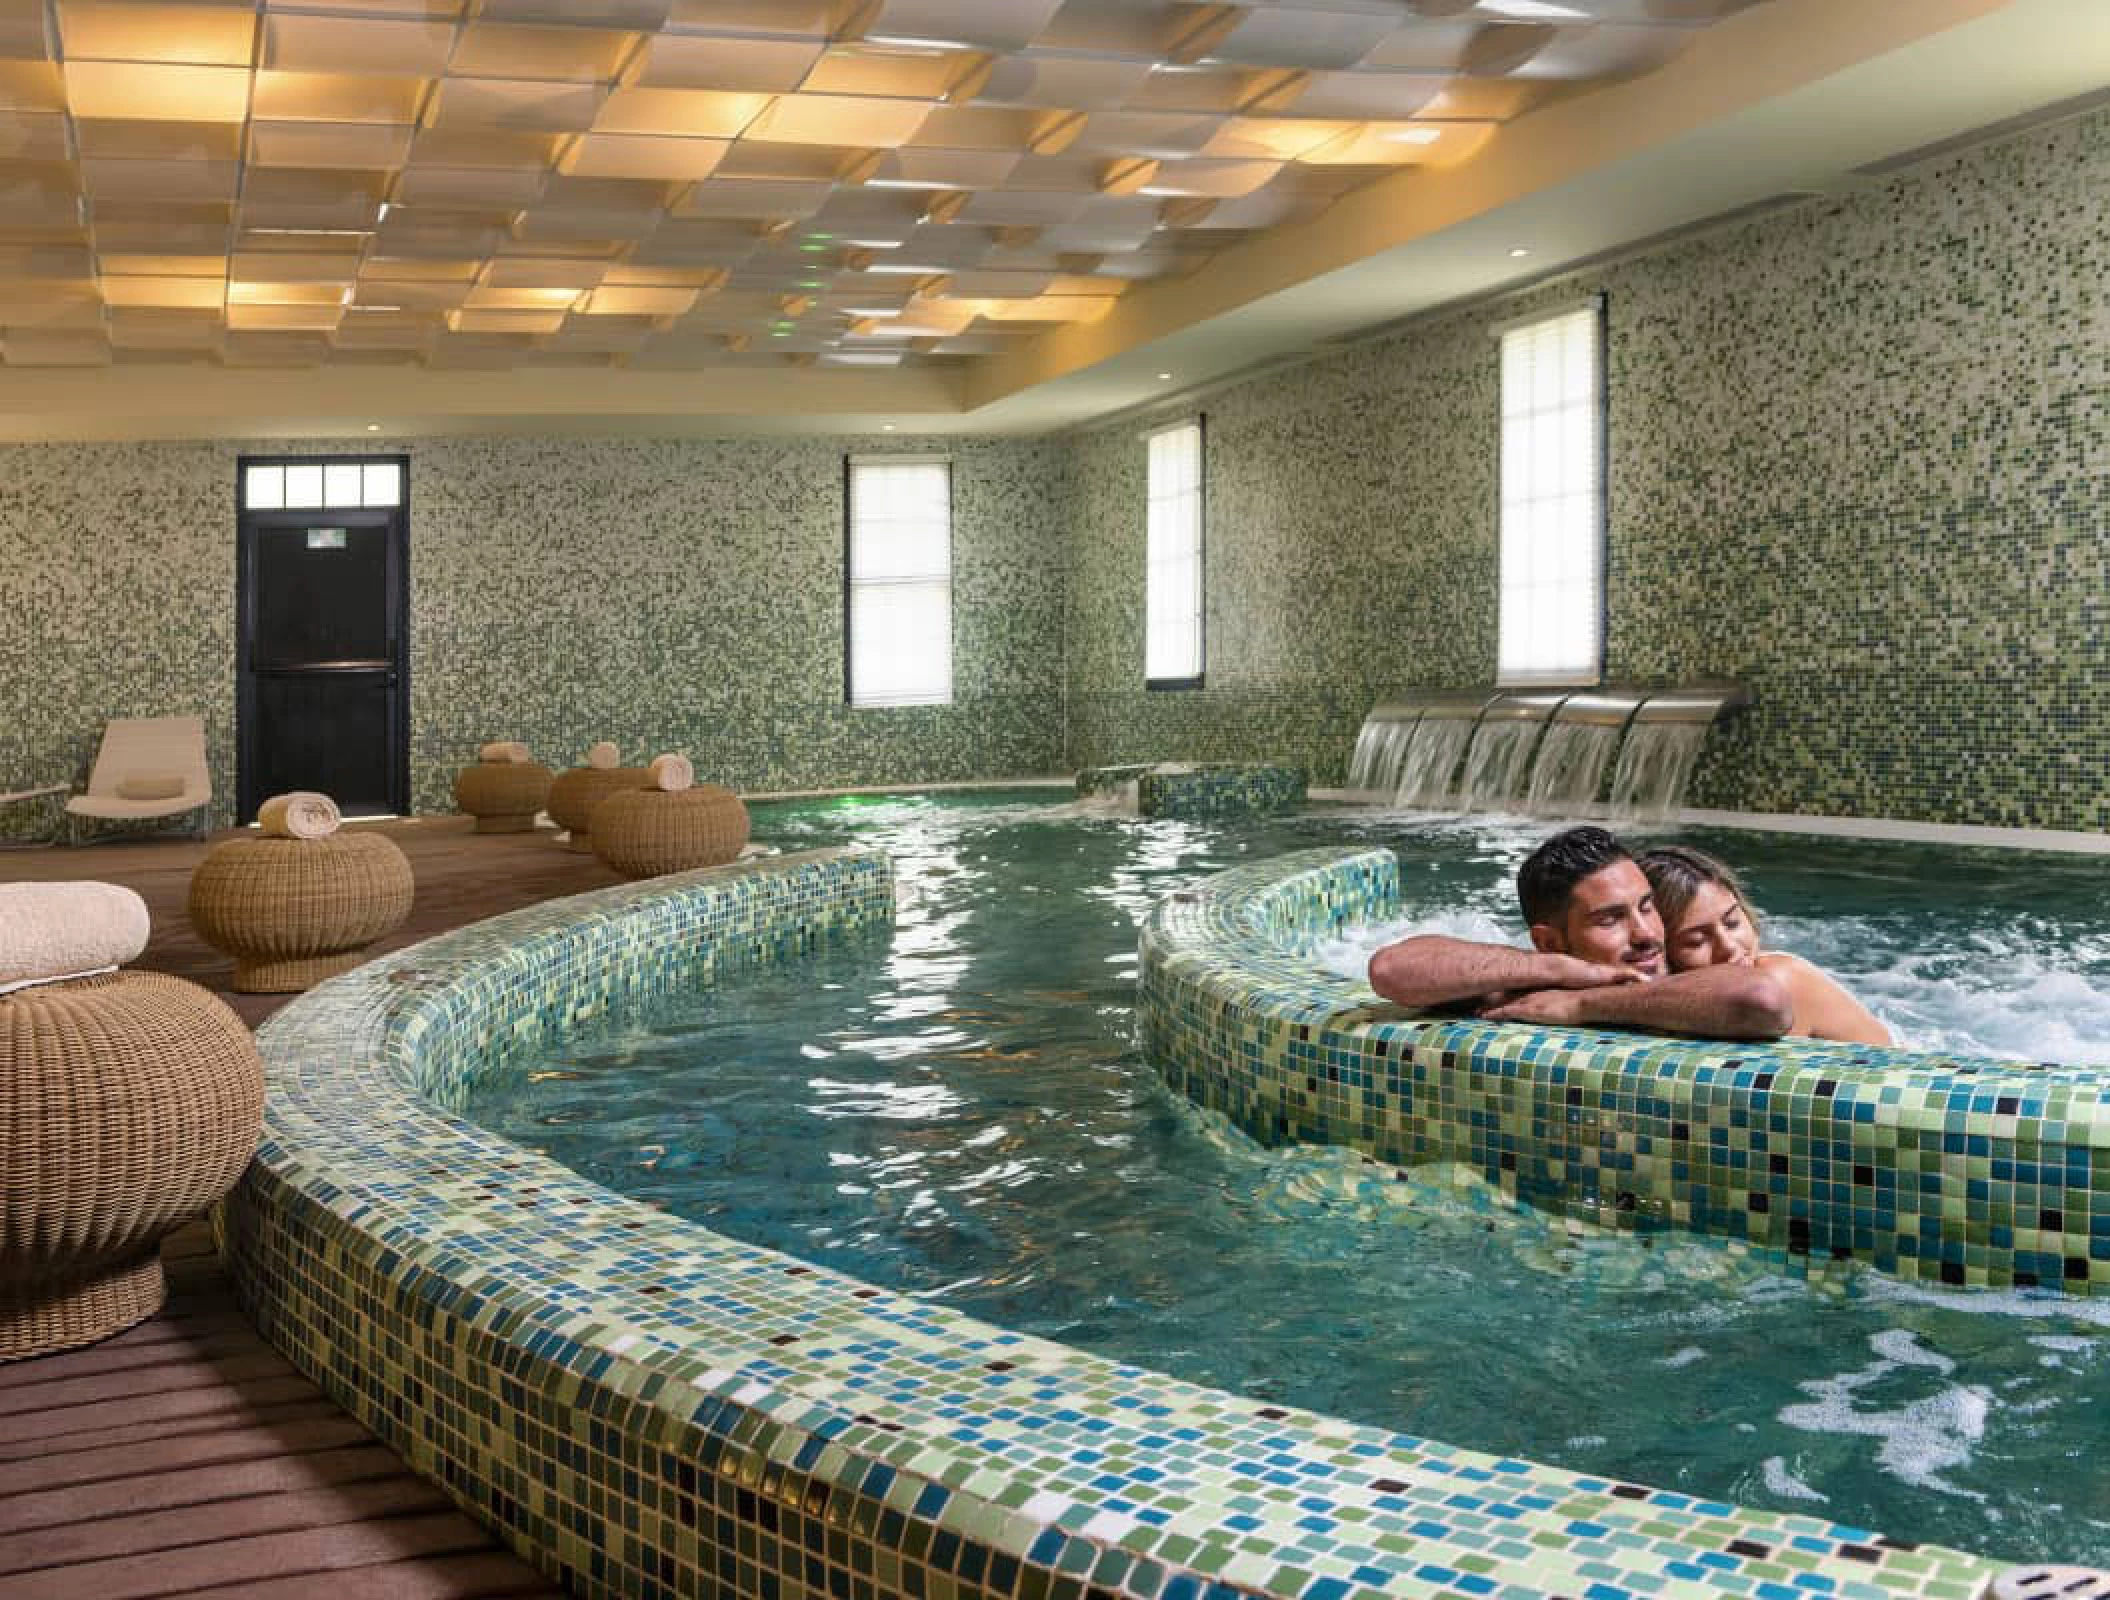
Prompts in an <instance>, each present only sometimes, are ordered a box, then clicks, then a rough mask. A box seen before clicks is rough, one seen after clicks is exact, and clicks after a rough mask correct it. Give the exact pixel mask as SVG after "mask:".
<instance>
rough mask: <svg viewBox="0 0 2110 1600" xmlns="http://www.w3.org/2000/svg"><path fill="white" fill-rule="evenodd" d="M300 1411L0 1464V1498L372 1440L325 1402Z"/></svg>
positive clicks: (185, 1472)
mask: <svg viewBox="0 0 2110 1600" xmlns="http://www.w3.org/2000/svg"><path fill="white" fill-rule="evenodd" d="M300 1410H301V1413H302V1414H301V1415H300V1416H299V1417H297V1418H289V1419H287V1420H285V1421H281V1422H275V1423H264V1424H261V1425H253V1426H245V1427H230V1428H215V1429H211V1430H208V1431H206V1432H203V1433H179V1434H173V1435H169V1436H166V1437H163V1438H159V1439H142V1440H137V1441H133V1440H126V1441H124V1442H122V1443H113V1444H106V1445H102V1446H100V1447H99V1448H97V1449H94V1450H69V1451H66V1452H64V1453H63V1454H57V1455H47V1456H41V1457H39V1458H37V1459H35V1460H32V1461H10V1462H6V1463H0V1495H4V1496H13V1495H23V1494H34V1493H36V1492H37V1491H38V1490H40V1489H61V1488H66V1487H68V1486H70V1485H74V1484H86V1483H103V1482H107V1481H109V1480H111V1479H116V1478H138V1477H141V1476H144V1475H146V1474H150V1473H166V1474H171V1475H175V1476H187V1475H188V1474H190V1473H192V1472H195V1471H197V1470H198V1469H199V1468H200V1467H210V1466H217V1465H220V1464H222V1463H225V1462H231V1461H262V1460H268V1459H273V1458H285V1459H289V1460H297V1459H299V1458H300V1457H301V1456H304V1455H312V1454H314V1453H315V1452H317V1451H322V1450H341V1449H345V1448H347V1447H348V1446H351V1445H363V1444H366V1443H368V1442H370V1441H371V1440H372V1438H373V1435H372V1434H370V1433H368V1432H367V1431H366V1429H365V1428H364V1427H362V1426H361V1425H360V1424H359V1423H358V1422H356V1421H354V1420H353V1419H352V1418H350V1417H348V1416H346V1415H345V1414H344V1413H343V1412H341V1411H339V1410H338V1409H337V1408H336V1407H335V1406H333V1405H331V1404H330V1403H329V1402H328V1401H327V1400H319V1399H318V1400H316V1401H315V1402H313V1403H312V1404H310V1405H307V1406H304V1407H301V1408H300Z"/></svg>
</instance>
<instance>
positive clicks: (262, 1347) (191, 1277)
mask: <svg viewBox="0 0 2110 1600" xmlns="http://www.w3.org/2000/svg"><path fill="white" fill-rule="evenodd" d="M381 826H383V827H384V828H386V830H387V831H388V832H390V833H391V834H392V835H393V836H394V837H395V838H396V839H397V840H398V842H399V843H401V844H402V845H403V848H404V850H405V852H406V854H408V855H409V856H410V858H411V865H412V869H413V871H414V873H415V874H416V878H417V905H416V908H415V910H414V911H413V912H412V916H411V920H410V922H409V923H408V924H407V925H406V926H405V927H404V928H403V929H402V930H401V931H400V932H399V933H398V934H397V935H395V936H394V937H392V938H391V939H389V940H387V941H386V942H385V943H384V944H383V945H382V946H380V947H378V948H380V949H387V948H394V947H397V946H400V945H403V944H407V943H410V942H411V941H412V940H414V939H421V938H424V937H426V936H428V935H430V934H433V933H438V932H442V931H444V930H446V929H448V928H452V927H457V926H459V925H460V924H462V923H464V922H469V921H473V920H475V919H477V918H479V917H485V916H490V915H493V914H495V913H497V912H499V911H505V910H510V909H512V908H513V907H515V906H519V905H525V904H529V903H531V902H534V901H537V900H542V899H547V898H549V897H551V896H553V895H558V894H569V893H573V892H576V891H578V890H581V889H590V888H599V887H601V886H603V885H605V884H608V883H613V882H615V881H617V880H616V878H615V875H614V874H613V873H611V872H609V871H608V869H607V868H605V867H603V866H601V865H600V863H599V862H598V861H596V860H595V859H594V858H593V857H592V856H581V855H571V854H567V853H566V852H565V851H563V850H561V849H559V848H558V847H557V845H556V844H555V842H554V840H553V838H552V836H551V835H550V834H548V833H547V832H544V833H540V834H514V835H504V834H500V835H492V836H485V837H479V836H476V835H472V834H470V833H469V832H468V831H467V820H466V819H452V818H449V819H438V820H432V821H423V822H417V823H407V822H406V823H390V824H383V825H381ZM204 849H205V846H203V845H198V844H191V843H187V842H184V841H177V840H167V841H153V842H145V843H138V844H113V845H97V846H91V847H88V848H85V849H79V850H37V851H11V852H7V853H5V854H0V882H10V881H14V882H19V881H25V880H35V881H50V880H53V879H64V878H99V879H103V880H105V881H108V882H116V883H126V884H129V885H131V886H132V887H133V888H136V889H138V890H139V891H140V892H141V894H143V895H144V896H145V897H146V900H147V906H148V910H149V912H150V913H151V915H152V917H153V921H154V936H153V940H152V942H151V943H150V944H149V945H148V947H147V951H146V954H145V955H144V956H143V957H141V959H140V960H139V961H138V962H137V963H136V965H138V966H141V967H147V968H151V969H154V970H157V971H164V972H174V973H176V974H178V975H179V976H182V977H186V978H190V979H192V980H193V981H194V982H198V983H202V984H204V985H206V986H207V987H208V988H212V989H215V990H216V991H218V992H219V993H220V995H221V997H222V998H223V999H225V1000H227V1001H228V1003H229V1004H231V1005H233V1006H234V1007H235V1009H236V1010H237V1011H239V1012H241V1014H242V1015H243V1016H244V1018H246V1019H247V1020H248V1021H249V1022H250V1023H251V1024H252V1025H254V1024H255V1023H256V1022H258V1021H260V1020H261V1019H262V1018H263V1017H265V1016H267V1015H269V1014H270V1012H272V1011H274V1010H276V1009H277V1008H278V1006H279V1005H281V1004H283V1003H284V1001H285V999H287V998H290V997H286V996H276V995H272V996H265V995H248V996H243V995H234V994H231V993H228V992H227V990H226V988H225V985H226V982H227V979H228V976H229V973H230V971H231V968H230V964H229V963H228V962H227V961H226V958H224V957H222V956H221V955H219V954H218V952H216V951H214V950H212V949H211V948H210V947H208V946H206V945H204V944H203V943H202V942H201V941H199V939H198V938H197V936H196V934H195V933H194V932H193V931H192V929H191V927H190V922H189V919H188V918H187V917H186V916H185V915H184V911H183V900H184V895H185V893H186V891H187V888H188V885H189V881H190V872H191V868H192V867H194V866H195V865H196V864H197V861H198V859H199V857H200V856H202V855H203V853H204ZM163 1256H164V1259H165V1260H166V1261H167V1262H168V1267H169V1290H170V1293H169V1303H168V1305H167V1306H166V1308H164V1309H163V1311H162V1312H161V1313H160V1314H159V1315H158V1316H156V1317H153V1318H152V1319H150V1320H149V1321H147V1322H144V1323H142V1324H140V1326H138V1327H136V1328H133V1329H132V1330H130V1331H129V1332H127V1333H123V1334H119V1335H118V1336H117V1337H115V1338H112V1339H108V1340H105V1341H104V1342H103V1343H101V1344H98V1345H93V1346H90V1347H89V1348H87V1349H85V1350H75V1351H67V1352H62V1353H60V1354H57V1355H51V1356H43V1357H40V1358H38V1359H36V1360H32V1361H21V1362H14V1363H10V1364H4V1365H0V1600H162V1597H167V1596H175V1595H185V1596H211V1597H215V1600H232V1597H234V1596H243V1597H247V1600H497V1597H500V1596H536V1597H545V1600H556V1597H559V1596H561V1594H562V1591H561V1590H560V1589H557V1588H554V1587H552V1586H551V1584H550V1582H549V1580H547V1579H546V1578H543V1577H541V1576H540V1575H539V1574H537V1573H536V1572H535V1571H534V1570H533V1569H532V1568H530V1567H528V1566H527V1565H526V1564H525V1563H524V1562H522V1561H520V1560H519V1559H518V1558H517V1557H515V1556H513V1555H512V1554H511V1553H509V1552H508V1551H506V1550H504V1549H502V1548H501V1547H500V1546H499V1545H498V1544H497V1543H496V1541H494V1540H493V1539H492V1537H491V1536H490V1535H489V1534H487V1533H486V1532H485V1531H484V1530H483V1529H482V1528H481V1527H479V1526H478V1525H477V1524H476V1523H474V1522H472V1521H470V1520H469V1519H468V1518H467V1517H466V1516H464V1515H462V1514H461V1513H460V1512H458V1511H456V1510H454V1509H453V1508H452V1506H451V1504H450V1502H449V1501H448V1500H447V1498H446V1496H444V1495H443V1494H442V1493H441V1492H440V1491H439V1490H438V1489H436V1488H433V1487H432V1486H431V1485H429V1484H427V1483H425V1482H424V1480H422V1479H420V1478H418V1477H415V1476H414V1475H413V1474H411V1473H410V1471H409V1470H408V1469H407V1468H406V1467H405V1466H404V1465H403V1463H402V1462H401V1461H400V1460H398V1459H397V1458H396V1456H395V1455H394V1454H393V1453H392V1452H391V1451H389V1450H388V1449H387V1448H386V1447H385V1446H383V1445H382V1444H380V1443H379V1442H377V1441H376V1440H375V1439H374V1437H373V1435H372V1434H370V1433H368V1432H367V1430H366V1429H365V1428H364V1427H362V1426H361V1425H360V1424H359V1423H357V1422H354V1421H353V1420H352V1419H351V1418H350V1417H348V1416H346V1415H345V1414H344V1413H343V1412H342V1411H340V1410H339V1409H338V1408H337V1407H336V1406H335V1405H334V1404H333V1403H332V1402H331V1401H330V1400H328V1399H327V1398H326V1397H325V1396H324V1395H323V1394H322V1392H321V1391H320V1390H319V1389H317V1388H316V1387H315V1386H314V1385H313V1384H312V1383H310V1382H308V1380H307V1379H306V1378H304V1377H302V1376H301V1375H300V1374H299V1373H297V1372H295V1371H294V1370H293V1368H292V1367H291V1366H289V1365H288V1364H287V1363H286V1362H285V1361H284V1360H283V1359H282V1358H281V1357H280V1356H279V1355H278V1354H277V1353H276V1352H275V1351H273V1350H272V1349H271V1348H270V1347H269V1346H268V1345H266V1344H265V1343H264V1341H263V1340H262V1338H261V1337H259V1335H258V1334H257V1333H256V1331H255V1330H254V1329H253V1328H251V1327H250V1325H249V1323H248V1322H247V1321H246V1320H245V1319H244V1318H243V1317H242V1315H241V1313H240V1312H239V1311H238V1310H237V1309H236V1307H235V1304H234V1298H233V1294H232V1292H231V1290H230V1288H229V1286H228V1283H227V1279H226V1276H225V1275H224V1274H223V1273H222V1272H221V1270H220V1266H219V1263H218V1262H217V1261H216V1260H215V1259H214V1257H213V1255H212V1253H211V1238H210V1235H209V1234H208V1233H207V1232H206V1230H205V1228H204V1226H203V1225H202V1224H200V1225H195V1226H193V1227H190V1228H186V1229H184V1230H182V1231H181V1232H179V1233H177V1234H175V1235H173V1236H171V1238H170V1239H169V1241H168V1242H167V1244H166V1245H165V1246H164V1249H163Z"/></svg>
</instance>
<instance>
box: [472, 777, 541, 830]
mask: <svg viewBox="0 0 2110 1600" xmlns="http://www.w3.org/2000/svg"><path fill="white" fill-rule="evenodd" d="M549 790H550V774H549V768H548V767H542V766H537V765H536V764H535V763H534V762H532V761H479V762H477V764H476V765H475V766H473V767H464V768H462V770H461V771H460V772H459V773H457V774H456V775H455V779H454V803H455V804H456V805H458V806H460V807H461V808H462V809H463V810H464V811H466V812H468V813H469V815H470V816H472V817H474V818H475V819H476V831H477V832H478V833H526V832H527V831H528V830H529V829H531V828H533V827H534V826H535V813H536V812H538V811H540V810H541V809H542V808H543V807H544V806H545V805H547V804H548V803H549Z"/></svg>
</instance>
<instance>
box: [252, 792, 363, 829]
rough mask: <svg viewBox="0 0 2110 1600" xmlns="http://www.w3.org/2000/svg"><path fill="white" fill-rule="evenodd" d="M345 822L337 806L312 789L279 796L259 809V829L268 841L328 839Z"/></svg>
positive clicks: (257, 810) (274, 796)
mask: <svg viewBox="0 0 2110 1600" xmlns="http://www.w3.org/2000/svg"><path fill="white" fill-rule="evenodd" d="M343 820H344V818H343V817H342V816H340V815H339V814H338V811H337V802H336V801H334V800H332V799H331V798H330V797H329V796H328V795H326V794H317V793H315V791H314V790H312V789H295V790H293V791H292V792H291V793H290V794H275V795H273V796H272V797H271V798H270V799H269V800H266V801H265V802H264V803H263V804H262V805H260V806H258V807H257V808H256V825H257V829H258V831H259V832H261V833H262V834H263V836H264V837H265V838H267V839H327V838H328V837H329V836H330V835H331V834H333V833H335V832H336V831H337V825H338V824H339V823H341V822H342V821H343Z"/></svg>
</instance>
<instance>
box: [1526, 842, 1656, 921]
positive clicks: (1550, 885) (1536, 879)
mask: <svg viewBox="0 0 2110 1600" xmlns="http://www.w3.org/2000/svg"><path fill="white" fill-rule="evenodd" d="M1633 859H1634V856H1633V852H1632V851H1630V850H1628V849H1627V847H1626V846H1625V845H1623V844H1621V843H1620V842H1619V841H1618V840H1617V839H1615V838H1613V837H1612V836H1611V835H1610V834H1609V833H1607V832H1605V830H1604V829H1602V828H1567V829H1564V830H1562V831H1561V832H1559V833H1556V834H1555V835H1554V836H1553V837H1552V838H1550V839H1548V840H1547V841H1546V842H1545V843H1544V844H1541V845H1540V846H1539V847H1538V848H1537V849H1536V850H1534V851H1532V852H1531V854H1530V855H1528V856H1526V857H1525V858H1524V864H1523V865H1522V866H1521V867H1519V868H1517V904H1518V905H1520V906H1521V907H1523V910H1524V921H1525V922H1526V923H1527V924H1537V923H1541V922H1549V923H1557V922H1559V921H1560V920H1561V918H1562V917H1563V916H1565V915H1566V914H1567V911H1568V901H1569V900H1570V899H1572V898H1573V897H1574V894H1575V886H1576V885H1577V884H1578V883H1580V882H1582V881H1583V879H1585V878H1587V877H1589V876H1590V875H1591V874H1592V873H1594V872H1602V871H1604V869H1605V868H1606V867H1609V866H1611V865H1613V864H1614V863H1615V862H1620V861H1631V860H1633Z"/></svg>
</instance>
